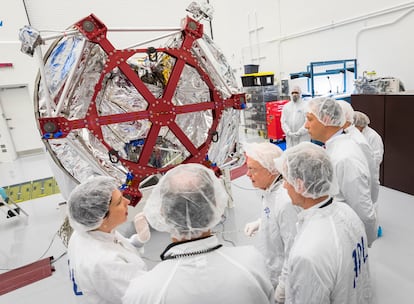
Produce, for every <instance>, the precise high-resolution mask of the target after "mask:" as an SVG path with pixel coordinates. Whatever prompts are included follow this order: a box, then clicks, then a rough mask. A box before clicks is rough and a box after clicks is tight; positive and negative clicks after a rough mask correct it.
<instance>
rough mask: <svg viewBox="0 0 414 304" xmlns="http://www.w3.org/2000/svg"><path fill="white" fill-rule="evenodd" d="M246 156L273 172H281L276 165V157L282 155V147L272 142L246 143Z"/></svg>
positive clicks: (244, 147) (244, 146)
mask: <svg viewBox="0 0 414 304" xmlns="http://www.w3.org/2000/svg"><path fill="white" fill-rule="evenodd" d="M243 149H244V151H245V153H246V156H247V157H249V158H251V159H254V160H255V161H257V162H259V164H260V165H261V166H262V167H263V168H265V169H267V170H268V171H269V172H270V173H271V174H277V173H279V172H278V171H277V169H276V167H275V162H274V159H275V158H277V157H280V155H282V152H283V151H282V149H280V148H279V147H278V146H276V145H275V144H272V143H270V142H262V143H244V144H243Z"/></svg>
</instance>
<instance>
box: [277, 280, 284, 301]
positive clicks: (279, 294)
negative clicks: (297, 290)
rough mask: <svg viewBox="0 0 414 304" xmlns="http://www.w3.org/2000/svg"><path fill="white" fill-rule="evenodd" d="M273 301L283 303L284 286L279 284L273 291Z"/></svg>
mask: <svg viewBox="0 0 414 304" xmlns="http://www.w3.org/2000/svg"><path fill="white" fill-rule="evenodd" d="M275 301H276V303H285V284H283V283H282V282H280V283H279V284H278V285H277V287H276V291H275Z"/></svg>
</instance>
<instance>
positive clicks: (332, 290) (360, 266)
mask: <svg viewBox="0 0 414 304" xmlns="http://www.w3.org/2000/svg"><path fill="white" fill-rule="evenodd" d="M325 202H326V201H324V202H322V203H319V204H318V205H315V206H313V207H311V208H309V209H306V210H303V211H302V212H301V213H299V215H298V218H299V221H298V233H297V235H296V239H295V242H294V244H293V246H292V248H291V251H290V255H289V259H288V280H287V285H286V301H285V303H287V304H339V303H341V304H370V303H373V290H372V285H371V279H370V274H369V266H368V247H367V244H366V234H365V229H364V225H363V223H362V222H361V220H360V219H359V218H358V216H357V215H356V213H355V212H354V211H353V210H352V209H351V208H350V207H349V206H348V205H346V204H344V203H341V202H338V201H335V200H334V201H333V203H332V204H330V205H328V206H325V207H323V208H319V207H320V206H322V205H323V204H324V203H325Z"/></svg>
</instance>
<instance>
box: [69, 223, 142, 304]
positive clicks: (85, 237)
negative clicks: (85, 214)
mask: <svg viewBox="0 0 414 304" xmlns="http://www.w3.org/2000/svg"><path fill="white" fill-rule="evenodd" d="M68 256H69V270H70V276H71V279H72V282H73V288H74V292H75V294H76V295H77V296H79V300H80V302H82V303H91V304H93V303H96V304H109V303H120V299H121V298H122V296H123V295H124V292H125V290H126V289H127V287H128V284H129V282H130V281H131V280H132V279H133V278H134V277H135V276H138V275H142V274H143V273H145V272H146V265H145V263H144V261H143V260H142V259H141V256H140V255H139V252H138V251H137V248H135V247H134V246H132V245H131V244H130V243H129V241H128V240H127V239H126V238H124V237H123V236H122V235H121V234H120V233H118V232H116V231H113V232H112V233H105V232H102V231H88V232H77V231H74V232H73V234H72V236H71V238H70V240H69V246H68Z"/></svg>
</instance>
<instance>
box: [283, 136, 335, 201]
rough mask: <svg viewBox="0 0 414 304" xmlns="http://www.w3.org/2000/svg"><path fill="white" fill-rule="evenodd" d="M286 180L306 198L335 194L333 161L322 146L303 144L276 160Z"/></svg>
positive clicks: (287, 151)
mask: <svg viewBox="0 0 414 304" xmlns="http://www.w3.org/2000/svg"><path fill="white" fill-rule="evenodd" d="M275 164H276V166H277V167H278V168H279V170H281V172H282V175H283V177H284V179H285V180H286V181H287V182H288V183H289V184H291V185H292V186H293V188H294V189H295V191H296V192H297V193H299V194H301V195H302V196H304V197H308V198H313V199H316V198H319V197H322V196H325V195H332V194H334V192H335V187H334V186H335V183H334V172H333V166H332V163H331V159H330V157H329V155H328V154H327V153H326V151H325V150H324V149H323V148H321V147H320V146H318V145H316V144H313V143H310V142H302V143H300V144H298V145H296V146H294V147H291V148H288V149H287V150H286V151H285V152H284V153H283V155H282V157H280V158H278V159H276V160H275Z"/></svg>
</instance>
